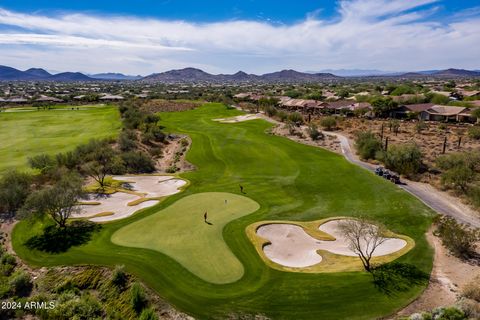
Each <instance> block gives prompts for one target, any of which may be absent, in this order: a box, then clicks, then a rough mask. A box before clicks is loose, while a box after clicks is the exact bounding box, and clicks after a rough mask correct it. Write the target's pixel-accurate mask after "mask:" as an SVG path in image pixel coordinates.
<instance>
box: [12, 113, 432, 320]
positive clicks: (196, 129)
mask: <svg viewBox="0 0 480 320" xmlns="http://www.w3.org/2000/svg"><path fill="white" fill-rule="evenodd" d="M241 114H242V113H241V112H240V111H238V110H233V109H229V108H226V107H225V106H224V105H221V104H206V105H204V106H202V107H200V108H197V109H194V110H188V111H183V112H172V113H162V114H161V115H160V117H161V124H162V125H163V126H165V130H166V131H168V132H171V133H178V134H183V135H188V136H189V137H190V138H191V140H192V143H191V148H190V150H189V151H188V154H187V158H186V160H188V161H189V162H190V163H192V164H193V165H194V166H195V168H196V169H195V170H194V171H191V172H187V173H182V174H180V175H179V178H182V179H184V180H185V181H188V182H189V185H188V187H187V188H186V189H185V190H183V191H182V192H179V193H177V194H172V195H170V196H168V197H167V198H165V199H164V200H163V201H161V202H160V203H158V204H156V205H154V206H152V207H149V208H146V209H144V210H141V211H139V212H136V213H134V214H133V215H131V216H129V217H126V218H124V219H120V220H117V221H113V222H108V223H104V224H102V226H101V228H100V230H98V231H96V232H94V233H93V234H92V238H91V239H90V241H89V242H88V243H86V244H84V245H81V246H75V247H72V248H70V249H69V250H68V251H66V252H63V253H59V254H49V253H45V252H39V251H35V250H31V249H29V248H27V246H26V245H25V243H26V242H27V240H28V239H29V238H31V237H32V236H34V235H35V234H38V233H40V232H41V230H43V228H44V227H45V225H48V224H50V223H51V222H50V221H48V220H42V221H36V222H30V221H21V222H20V223H18V224H17V225H16V227H15V230H14V234H13V245H14V248H15V250H16V251H17V253H18V254H19V255H20V256H21V257H22V258H23V259H25V260H26V261H27V262H29V263H30V264H32V265H34V266H39V267H40V266H53V265H75V264H100V265H109V266H114V265H124V266H125V268H126V269H127V271H129V272H131V273H134V274H136V275H138V276H139V277H140V278H141V279H142V280H143V281H144V282H145V283H146V284H147V285H149V286H150V287H152V288H153V289H155V290H156V291H157V292H158V293H159V294H160V295H161V296H162V297H164V298H165V299H167V300H169V301H170V302H171V303H172V304H173V305H174V306H176V307H177V308H179V309H181V310H182V311H185V312H187V313H189V314H191V315H192V316H195V317H197V318H200V319H225V318H232V319H238V318H242V319H243V318H245V319H250V318H253V317H254V316H257V315H263V316H266V317H268V318H272V319H375V318H379V317H382V316H386V315H389V314H391V313H393V312H395V311H396V310H398V309H400V308H402V307H403V306H405V305H407V304H408V303H409V302H410V301H412V300H413V299H414V298H415V297H416V296H418V295H419V294H420V292H422V290H423V289H424V287H425V284H408V285H403V286H399V287H401V288H402V290H398V291H395V292H394V293H391V292H390V293H388V294H387V293H386V292H385V290H381V288H379V287H378V286H376V285H375V284H374V282H373V278H372V276H371V274H369V273H367V272H365V271H363V270H362V268H361V266H360V265H359V264H358V263H359V262H358V261H357V262H355V259H356V258H355V257H354V256H353V255H352V254H351V253H350V252H348V251H346V248H345V243H341V240H342V239H340V238H339V241H340V242H335V241H334V242H331V241H330V242H329V241H328V240H329V237H330V238H331V239H330V240H334V239H333V238H335V234H336V227H335V225H334V224H331V223H330V224H329V223H328V222H329V221H330V220H328V219H329V218H336V219H338V218H339V217H342V218H344V219H348V218H350V219H351V218H356V217H365V218H367V219H368V220H369V221H374V222H378V223H379V224H383V225H384V226H385V227H386V229H387V230H388V234H386V236H387V237H391V238H393V239H392V240H391V241H390V242H389V243H388V245H386V246H385V247H384V248H382V249H381V250H383V251H381V250H380V251H379V253H380V254H381V253H382V252H383V253H384V254H385V255H386V256H387V257H388V258H387V259H386V260H385V261H395V262H398V263H403V264H410V266H411V267H413V268H416V269H419V270H421V271H423V272H430V270H431V267H432V251H431V248H430V247H429V246H428V244H427V242H426V240H425V237H424V234H425V232H426V231H427V230H428V228H429V226H430V224H431V220H432V216H433V215H432V211H431V210H430V209H428V208H427V207H425V206H424V205H423V204H422V203H421V202H420V201H418V200H416V199H415V198H413V197H412V196H411V195H409V194H407V193H406V192H404V191H402V190H401V189H399V188H397V187H396V186H395V185H393V184H392V183H390V182H387V181H385V180H384V179H382V178H379V177H376V176H375V175H374V174H372V173H370V172H368V171H366V170H363V169H361V168H359V167H356V166H354V165H352V164H350V163H348V162H347V161H345V160H344V158H343V157H341V156H340V155H337V154H334V153H331V152H328V151H325V150H322V149H319V148H315V147H311V146H305V145H301V144H298V143H295V142H293V141H290V140H288V139H285V138H282V137H278V136H274V135H271V134H269V130H270V129H271V127H272V126H273V125H272V124H271V123H268V122H266V121H264V120H261V119H252V120H249V121H239V122H233V123H222V122H218V121H213V119H226V118H231V117H235V116H238V115H241ZM275 223H280V224H285V225H286V227H281V228H280V229H279V230H275V228H277V227H273V228H271V226H275ZM322 225H323V227H321V226H322ZM252 226H254V227H252ZM262 226H264V227H270V229H261V227H262ZM295 226H297V227H298V228H299V229H300V230H297V231H299V232H296V231H292V230H293V229H295V228H293V229H292V227H295ZM282 228H287V229H288V228H290V229H291V230H290V229H289V230H287V231H285V230H283V229H282ZM313 229H315V230H313ZM295 230H296V229H295ZM252 231H253V233H252ZM256 232H259V234H258V235H257V234H256ZM282 232H283V235H285V237H283V236H282ZM289 232H293V233H292V235H293V240H295V239H297V238H298V237H300V238H298V239H301V238H302V237H304V238H305V237H306V234H308V236H313V238H314V240H313V242H308V245H310V244H311V245H312V247H311V248H310V247H309V248H307V249H308V250H310V251H312V250H313V254H315V255H317V258H316V259H317V260H315V261H313V260H312V261H307V262H308V263H305V264H304V265H302V266H297V268H295V270H289V269H288V267H285V266H282V265H281V264H279V262H282V261H283V262H285V261H284V260H277V262H274V261H273V260H271V259H270V258H272V259H276V257H277V256H275V252H277V253H279V252H280V253H282V252H284V251H282V250H281V249H282V248H281V246H280V250H278V249H279V248H278V244H279V243H280V244H281V243H282V241H283V242H285V241H287V240H285V239H286V238H288V234H289ZM302 232H303V233H302ZM305 232H306V233H305ZM315 233H317V234H315ZM319 235H323V237H324V238H322V237H318V236H319ZM257 236H258V238H257V240H256V241H254V240H255V239H254V238H252V237H257ZM297 236H298V237H297ZM295 237H297V238H295ZM337 237H338V236H337ZM267 238H268V239H267ZM298 239H297V240H298ZM252 241H253V242H252ZM268 241H269V242H270V243H272V244H273V246H272V247H270V249H268V248H266V247H265V246H264V245H266V244H267V243H266V242H268ZM278 241H280V242H278ZM308 241H311V239H310V240H308ZM317 241H320V243H317ZM322 241H323V242H322ZM332 244H333V245H334V246H331V247H328V245H332ZM274 246H277V247H274ZM324 246H327V247H324ZM317 248H318V249H317ZM263 249H265V250H266V251H265V253H266V254H265V255H264V254H263ZM268 250H270V251H269V252H267V251H268ZM292 250H293V251H292V252H295V248H294V249H292ZM318 250H320V251H318ZM317 251H318V252H317ZM272 253H273V255H272ZM318 253H319V254H318ZM329 254H330V256H329ZM332 255H336V256H338V257H337V258H338V259H336V260H335V261H334V262H339V261H340V264H342V263H343V262H345V261H346V263H347V264H349V267H348V268H343V269H342V265H338V264H333V265H330V267H329V270H320V269H318V270H311V272H304V271H307V270H298V269H302V268H307V269H308V268H310V267H311V268H314V267H315V265H316V264H318V266H322V265H328V264H323V263H324V262H328V261H333V260H331V258H332ZM269 257H270V258H269ZM318 257H320V258H318ZM287 258H288V257H287ZM379 258H381V257H379ZM319 259H323V261H320V263H318V260H319ZM342 259H346V260H342ZM316 261H317V262H316ZM342 261H343V262H342ZM374 261H375V260H374ZM285 263H286V264H288V259H287V260H286V262H285ZM311 263H313V265H312V264H311ZM359 266H360V267H359ZM401 279H402V278H401V277H399V278H398V279H396V280H395V281H403V280H401Z"/></svg>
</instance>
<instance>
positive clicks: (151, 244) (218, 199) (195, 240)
mask: <svg viewBox="0 0 480 320" xmlns="http://www.w3.org/2000/svg"><path fill="white" fill-rule="evenodd" d="M259 208H260V206H259V204H258V203H257V202H255V201H253V200H251V199H249V198H247V197H244V196H240V195H236V194H233V193H225V192H205V193H197V194H194V195H191V196H187V197H185V198H182V199H180V200H178V201H177V202H175V203H174V204H172V205H171V206H169V207H167V208H165V209H163V210H161V211H159V212H157V213H155V214H153V215H151V216H148V217H146V218H144V219H141V220H139V221H137V222H134V223H132V224H129V225H127V226H125V227H123V228H121V229H119V230H118V231H117V232H115V233H114V234H113V236H112V239H111V240H112V242H113V243H115V244H118V245H122V246H126V247H137V248H145V249H152V250H156V251H159V252H162V253H164V254H166V255H168V256H170V257H172V258H173V259H175V260H177V261H178V262H180V263H181V264H182V265H183V266H184V267H185V268H186V269H188V270H189V271H190V272H192V273H193V274H195V275H197V276H198V277H200V278H202V279H204V280H206V281H208V282H211V283H218V284H221V283H229V282H234V281H236V280H238V279H240V278H241V277H242V275H243V273H244V269H243V266H242V264H241V263H240V261H238V259H237V258H236V257H235V255H234V254H233V253H232V251H231V250H230V248H229V247H228V246H227V244H226V243H225V241H224V240H223V235H222V232H223V228H224V226H225V225H226V224H227V223H229V222H230V221H233V220H235V219H238V218H240V217H243V216H245V215H248V214H250V213H252V212H255V211H257V210H258V209H259ZM205 212H207V217H208V218H207V221H208V223H205V221H204V213H205Z"/></svg>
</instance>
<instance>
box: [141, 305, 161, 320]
mask: <svg viewBox="0 0 480 320" xmlns="http://www.w3.org/2000/svg"><path fill="white" fill-rule="evenodd" d="M138 320H158V317H157V314H156V313H155V311H154V310H153V309H151V308H147V309H144V310H143V311H142V313H141V314H140V317H139V318H138Z"/></svg>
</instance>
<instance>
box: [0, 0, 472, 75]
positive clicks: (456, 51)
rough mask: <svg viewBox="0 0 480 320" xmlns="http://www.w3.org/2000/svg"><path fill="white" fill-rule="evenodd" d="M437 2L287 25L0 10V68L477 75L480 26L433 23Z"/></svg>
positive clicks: (355, 2) (386, 2) (395, 3)
mask: <svg viewBox="0 0 480 320" xmlns="http://www.w3.org/2000/svg"><path fill="white" fill-rule="evenodd" d="M437 2H438V0H409V1H404V0H343V1H340V2H339V3H338V4H339V7H338V17H336V18H334V19H331V20H322V19H321V18H319V17H318V16H317V15H308V17H307V19H306V20H304V21H302V22H299V23H296V24H293V25H277V24H276V25H273V24H270V23H267V22H257V21H224V22H216V23H202V24H198V23H192V22H186V21H166V20H159V19H144V18H135V17H122V16H114V17H112V16H94V15H86V14H65V15H55V16H42V15H36V14H22V13H17V12H12V11H8V10H3V9H0V26H1V25H3V26H2V27H0V59H1V61H2V64H10V65H13V66H16V67H23V68H28V67H31V66H40V67H45V68H50V69H56V70H81V71H85V72H100V71H102V72H103V71H121V72H127V73H143V74H148V73H152V72H158V71H162V70H167V69H171V68H180V67H186V66H193V67H200V68H204V69H206V70H207V71H210V72H235V71H237V70H238V69H243V70H245V71H248V72H254V73H263V72H267V71H272V70H279V69H283V68H294V69H298V70H319V69H324V68H325V69H332V68H367V69H370V68H375V69H385V70H417V69H430V68H445V67H462V68H478V67H480V65H478V58H477V57H479V56H480V46H478V45H477V44H478V43H480V18H479V17H478V15H473V16H472V15H466V16H465V17H464V18H462V19H455V20H452V21H450V22H448V21H441V20H439V21H436V20H435V13H436V7H435V6H436V5H437ZM19 30H21V31H19ZM25 53H28V54H27V55H25Z"/></svg>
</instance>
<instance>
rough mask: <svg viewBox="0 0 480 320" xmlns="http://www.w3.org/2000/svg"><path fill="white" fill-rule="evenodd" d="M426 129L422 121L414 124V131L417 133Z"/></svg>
mask: <svg viewBox="0 0 480 320" xmlns="http://www.w3.org/2000/svg"><path fill="white" fill-rule="evenodd" d="M427 128H428V126H427V124H426V123H425V121H423V120H421V121H419V122H417V124H415V131H416V132H417V133H422V131H423V130H425V129H427Z"/></svg>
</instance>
